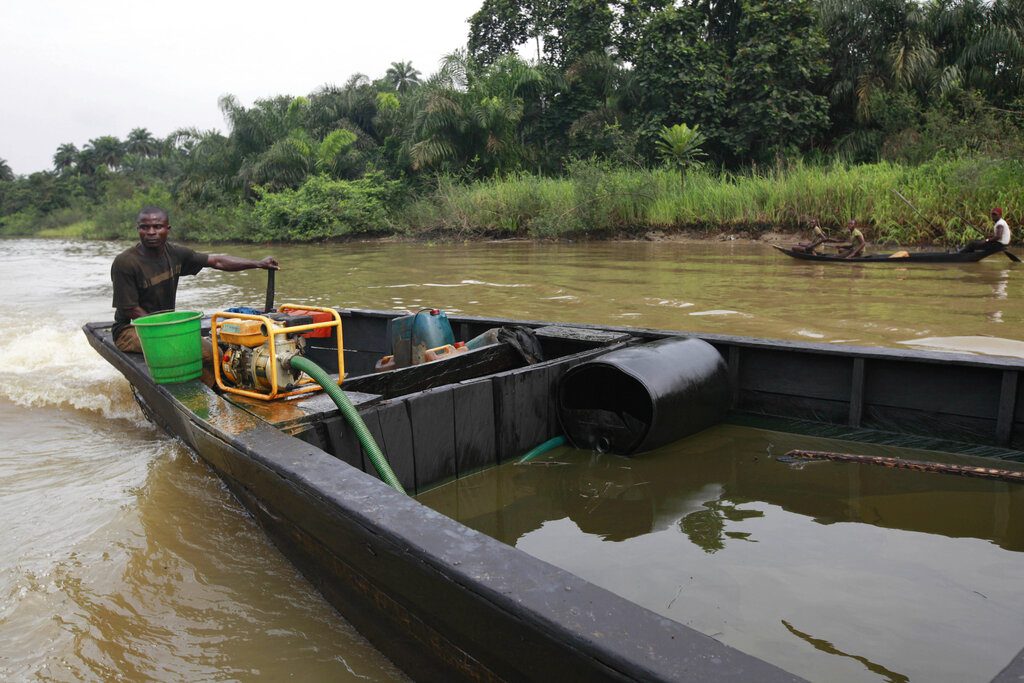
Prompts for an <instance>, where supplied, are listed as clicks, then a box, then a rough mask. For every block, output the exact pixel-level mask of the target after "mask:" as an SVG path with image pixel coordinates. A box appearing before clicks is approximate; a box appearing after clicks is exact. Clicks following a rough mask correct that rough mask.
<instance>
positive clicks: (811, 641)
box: [418, 425, 1024, 682]
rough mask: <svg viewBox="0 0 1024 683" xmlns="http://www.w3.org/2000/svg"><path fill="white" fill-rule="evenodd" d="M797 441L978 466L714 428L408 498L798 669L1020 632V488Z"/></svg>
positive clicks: (1023, 569) (989, 672)
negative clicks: (796, 454) (823, 457)
mask: <svg viewBox="0 0 1024 683" xmlns="http://www.w3.org/2000/svg"><path fill="white" fill-rule="evenodd" d="M797 448H809V449H820V450H832V451H844V450H845V451H847V452H856V453H861V454H866V455H882V454H885V455H898V456H900V457H904V458H910V459H916V460H930V461H941V462H946V463H961V464H971V465H977V464H979V463H980V464H985V465H987V466H992V462H991V461H990V460H989V461H981V460H979V459H976V458H968V457H964V456H956V455H951V454H948V453H938V452H932V451H921V450H915V449H909V448H892V447H883V446H876V445H871V444H864V443H857V444H853V443H851V442H843V441H839V440H835V439H827V438H821V437H813V436H806V435H796V434H789V433H782V432H774V431H768V430H763V429H756V428H751V427H743V426H736V425H720V426H716V427H712V428H710V429H708V430H705V431H703V432H701V433H699V434H697V435H694V436H691V437H688V438H686V439H683V440H681V441H679V442H676V443H674V444H671V445H670V446H667V447H663V448H661V449H658V450H655V451H652V452H650V453H647V454H644V455H641V456H637V457H633V458H624V457H619V456H614V455H608V454H599V453H596V452H592V451H582V450H575V449H572V448H560V449H557V450H554V451H551V452H549V453H548V454H546V455H544V456H542V457H541V458H538V459H536V460H532V461H530V462H529V463H525V464H521V465H520V464H517V463H516V462H506V463H504V464H502V465H499V466H497V467H493V468H490V469H487V470H483V471H480V472H477V473H475V474H472V475H469V476H465V477H462V478H460V479H458V480H456V481H453V482H450V483H447V484H444V485H442V486H439V487H436V488H433V489H431V490H428V491H426V492H423V493H421V494H420V495H419V496H418V499H419V500H420V501H421V502H423V503H424V504H426V505H428V506H430V507H431V508H433V509H435V510H437V511H439V512H441V513H443V514H445V515H447V516H449V517H452V518H454V519H456V520H458V521H460V522H462V523H463V524H466V525H468V526H470V527H472V528H474V529H477V530H479V531H481V532H483V533H486V534H488V535H490V536H492V537H494V538H496V539H499V540H501V541H503V542H505V543H508V544H510V545H513V546H515V547H517V548H519V549H521V550H524V551H526V552H528V553H530V554H532V555H534V556H536V557H538V558H540V559H543V560H545V561H547V562H550V563H551V564H554V565H556V566H558V567H561V568H563V569H566V570H569V571H571V572H573V573H575V574H577V575H579V576H581V577H583V578H585V579H587V580H589V581H591V582H593V583H595V584H597V585H599V586H602V587H604V588H606V589H608V590H611V591H612V592H614V593H617V594H619V595H621V596H623V597H626V598H628V599H629V600H632V601H635V602H637V603H639V604H641V605H643V606H645V607H647V608H648V609H650V610H652V611H654V612H657V613H659V614H661V615H663V616H665V617H668V618H670V619H674V620H677V621H679V622H681V623H684V624H686V625H687V626H691V627H693V628H695V629H697V630H699V631H701V632H703V633H705V634H707V635H710V636H712V637H714V638H716V639H718V640H720V641H722V642H724V643H727V644H729V645H732V646H734V647H737V648H738V649H740V650H742V651H744V652H747V653H749V654H753V655H755V656H757V657H760V658H762V659H764V660H767V661H769V662H771V663H773V664H775V665H778V666H780V667H782V668H784V669H786V670H787V671H790V672H792V673H794V674H797V675H800V676H804V677H806V678H808V679H810V680H822V681H824V680H827V681H906V680H919V681H934V680H950V681H953V680H955V681H965V682H966V681H988V680H990V679H992V677H993V676H995V675H996V674H998V673H999V671H1000V670H1001V669H1002V667H1004V666H1005V665H1006V662H1007V661H1009V660H1010V659H1011V658H1012V657H1013V656H1014V654H1016V652H1017V651H1019V649H1020V643H1021V640H1022V639H1024V616H1022V615H1024V593H1022V592H1021V591H1020V576H1021V575H1022V574H1024V487H1022V486H1020V485H1019V484H1014V483H1005V482H994V481H986V480H980V479H968V478H964V477H958V476H950V475H944V474H936V473H922V472H913V471H905V470H892V469H889V468H885V467H877V466H870V465H857V464H847V463H834V462H805V461H795V460H792V459H788V458H786V457H785V456H784V454H785V453H786V452H787V451H789V450H790V449H797Z"/></svg>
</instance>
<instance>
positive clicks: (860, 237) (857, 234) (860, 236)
mask: <svg viewBox="0 0 1024 683" xmlns="http://www.w3.org/2000/svg"><path fill="white" fill-rule="evenodd" d="M846 226H847V227H848V228H849V229H850V241H849V242H848V243H846V244H837V245H836V249H841V250H842V251H840V252H839V254H838V255H839V256H840V257H842V258H856V257H857V256H860V255H861V252H863V251H864V247H865V246H866V245H867V242H866V241H865V240H864V233H862V232H861V231H860V229H859V228H858V227H857V221H855V220H853V219H852V218H851V219H850V222H849V223H847V224H846Z"/></svg>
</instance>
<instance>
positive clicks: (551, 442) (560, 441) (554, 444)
mask: <svg viewBox="0 0 1024 683" xmlns="http://www.w3.org/2000/svg"><path fill="white" fill-rule="evenodd" d="M566 443H567V441H566V438H565V437H564V436H556V437H553V438H550V439H548V440H547V441H545V442H544V443H542V444H540V445H539V446H534V447H533V448H531V449H530V450H528V451H526V453H525V454H523V457H521V458H520V459H519V462H518V463H516V464H517V465H522V464H523V463H524V462H530V461H531V460H533V459H534V458H536V457H537V456H538V455H543V454H544V453H547V452H548V451H550V450H552V449H555V448H558V447H559V446H564V445H565V444H566Z"/></svg>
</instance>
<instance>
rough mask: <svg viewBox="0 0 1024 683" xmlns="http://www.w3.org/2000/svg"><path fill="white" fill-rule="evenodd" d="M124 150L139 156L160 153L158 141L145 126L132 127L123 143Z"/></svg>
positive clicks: (151, 155)
mask: <svg viewBox="0 0 1024 683" xmlns="http://www.w3.org/2000/svg"><path fill="white" fill-rule="evenodd" d="M124 148H125V150H126V151H127V152H128V153H130V154H135V155H137V156H140V157H147V158H148V157H155V156H159V155H160V143H159V142H157V139H156V138H154V137H153V134H152V133H150V132H149V131H148V130H146V129H145V128H133V129H132V131H131V132H130V133H128V138H127V139H126V140H125V143H124Z"/></svg>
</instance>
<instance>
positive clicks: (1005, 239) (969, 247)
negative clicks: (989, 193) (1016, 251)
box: [960, 206, 1010, 254]
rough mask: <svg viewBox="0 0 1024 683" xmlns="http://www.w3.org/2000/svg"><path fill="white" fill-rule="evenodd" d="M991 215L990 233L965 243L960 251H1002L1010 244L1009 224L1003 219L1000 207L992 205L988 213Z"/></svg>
mask: <svg viewBox="0 0 1024 683" xmlns="http://www.w3.org/2000/svg"><path fill="white" fill-rule="evenodd" d="M989 215H990V216H991V217H992V221H993V225H992V234H991V235H989V236H988V237H986V238H984V239H980V240H972V241H970V242H968V243H967V244H965V245H964V246H963V248H962V249H961V250H960V251H961V252H970V251H985V252H988V253H990V254H992V253H995V252H997V251H1004V250H1005V249H1006V247H1007V246H1009V244H1010V225H1009V224H1008V223H1007V222H1006V221H1005V220H1003V209H1002V207H999V206H996V207H993V209H992V211H991V212H990V213H989Z"/></svg>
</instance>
